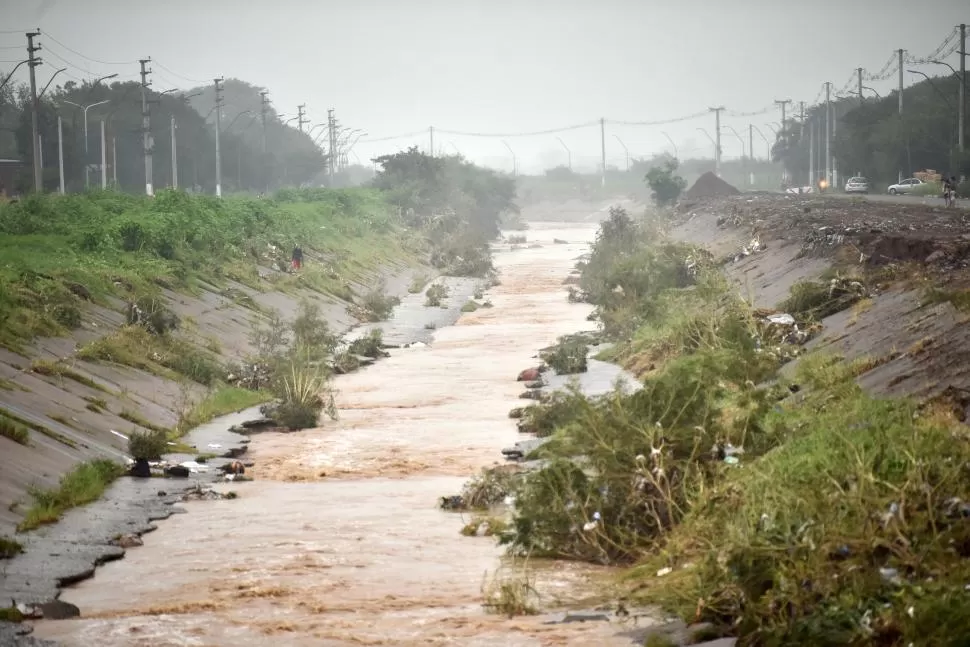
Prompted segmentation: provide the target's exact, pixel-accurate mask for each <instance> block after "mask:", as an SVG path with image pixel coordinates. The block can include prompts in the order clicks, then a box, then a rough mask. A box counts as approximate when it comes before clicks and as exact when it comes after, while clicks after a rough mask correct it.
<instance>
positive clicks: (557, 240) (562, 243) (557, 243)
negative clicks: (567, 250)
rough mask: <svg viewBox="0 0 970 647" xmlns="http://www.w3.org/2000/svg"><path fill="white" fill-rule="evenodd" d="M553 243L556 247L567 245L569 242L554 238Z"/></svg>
mask: <svg viewBox="0 0 970 647" xmlns="http://www.w3.org/2000/svg"><path fill="white" fill-rule="evenodd" d="M552 242H553V244H555V245H566V244H568V242H569V241H566V240H563V239H562V238H553V239H552Z"/></svg>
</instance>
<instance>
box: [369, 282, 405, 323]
mask: <svg viewBox="0 0 970 647" xmlns="http://www.w3.org/2000/svg"><path fill="white" fill-rule="evenodd" d="M400 304H401V300H400V299H399V298H397V297H395V296H388V295H387V294H386V293H385V287H384V285H383V284H382V285H380V286H378V287H376V288H374V289H373V290H371V291H370V292H368V293H367V294H366V295H365V296H364V299H363V302H362V303H361V305H360V308H361V314H362V318H363V320H364V321H371V322H374V321H387V320H388V319H390V318H391V315H392V314H393V313H394V308H395V307H397V306H398V305H400Z"/></svg>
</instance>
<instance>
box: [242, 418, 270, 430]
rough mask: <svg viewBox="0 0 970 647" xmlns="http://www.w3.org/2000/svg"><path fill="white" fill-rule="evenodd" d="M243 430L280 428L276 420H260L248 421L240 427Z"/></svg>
mask: <svg viewBox="0 0 970 647" xmlns="http://www.w3.org/2000/svg"><path fill="white" fill-rule="evenodd" d="M239 426H240V427H242V428H243V429H263V428H265V427H276V426H278V425H277V423H276V421H275V420H271V419H270V418H260V419H259V420H247V421H245V422H243V423H242V424H240V425H239Z"/></svg>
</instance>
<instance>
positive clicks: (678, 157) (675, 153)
mask: <svg viewBox="0 0 970 647" xmlns="http://www.w3.org/2000/svg"><path fill="white" fill-rule="evenodd" d="M660 134H661V135H663V136H664V137H666V138H667V141H668V142H670V145H671V146H672V147H673V149H674V157H675V158H677V159H680V155H678V154H677V144H675V143H674V140H673V139H671V138H670V135H668V134H667V133H665V132H663V131H661V133H660Z"/></svg>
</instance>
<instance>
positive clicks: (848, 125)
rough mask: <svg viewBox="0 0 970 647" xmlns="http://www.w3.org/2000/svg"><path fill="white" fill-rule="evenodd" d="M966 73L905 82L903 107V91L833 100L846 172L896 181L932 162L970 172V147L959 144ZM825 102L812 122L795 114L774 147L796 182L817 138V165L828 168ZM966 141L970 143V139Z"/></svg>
mask: <svg viewBox="0 0 970 647" xmlns="http://www.w3.org/2000/svg"><path fill="white" fill-rule="evenodd" d="M958 92H959V79H958V78H957V77H955V76H953V75H948V76H945V77H933V78H930V79H928V80H925V81H922V82H920V83H916V84H914V85H911V86H909V87H908V88H905V90H904V91H903V113H902V114H900V113H899V93H898V92H893V93H891V94H890V95H888V96H886V97H866V98H864V99H863V100H861V101H860V99H859V97H858V96H853V97H838V98H836V99H835V100H833V101H832V105H831V110H832V116H833V123H832V126H833V131H834V134H833V137H832V155H833V157H834V159H835V163H836V166H837V168H838V169H839V176H840V177H841V178H847V177H849V176H850V175H863V176H865V177H867V178H869V180H870V181H873V182H876V183H877V184H891V183H893V182H896V180H897V178H898V175H899V174H900V173H902V175H903V176H905V177H908V176H911V175H912V174H913V173H915V172H917V171H922V170H928V169H932V170H935V171H938V172H942V173H947V174H949V175H957V176H959V175H970V153H967V152H964V153H963V154H961V153H960V151H959V142H958V138H957V133H958V121H957V117H958V113H957V100H958V96H959V95H958ZM825 116H826V115H825V106H824V104H823V105H819V106H815V107H813V108H812V109H810V110H809V111H808V112H807V114H806V119H805V122H806V123H802V122H800V121H798V120H795V119H792V120H790V121H789V122H788V123H787V124H785V129H784V130H782V131H781V132H780V133H779V135H778V141H777V142H776V143H775V145H774V148H773V150H772V155H773V157H774V159H775V160H777V161H779V162H782V163H783V164H784V165H785V167H786V168H787V169H788V171H789V172H790V173H791V174H792V177H793V178H794V181H795V183H796V184H797V183H801V182H803V180H802V178H805V181H807V179H808V178H809V177H810V173H809V171H810V169H809V159H810V157H811V152H810V147H811V142H812V140H813V139H814V141H815V160H816V161H815V165H814V166H815V168H814V169H812V171H813V173H812V174H811V177H814V178H815V179H816V180H817V179H820V178H821V177H822V175H821V174H822V173H824V170H825V161H824V160H825V138H824V133H825ZM965 144H968V145H967V146H966V148H967V149H968V150H970V141H968V142H965Z"/></svg>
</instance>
